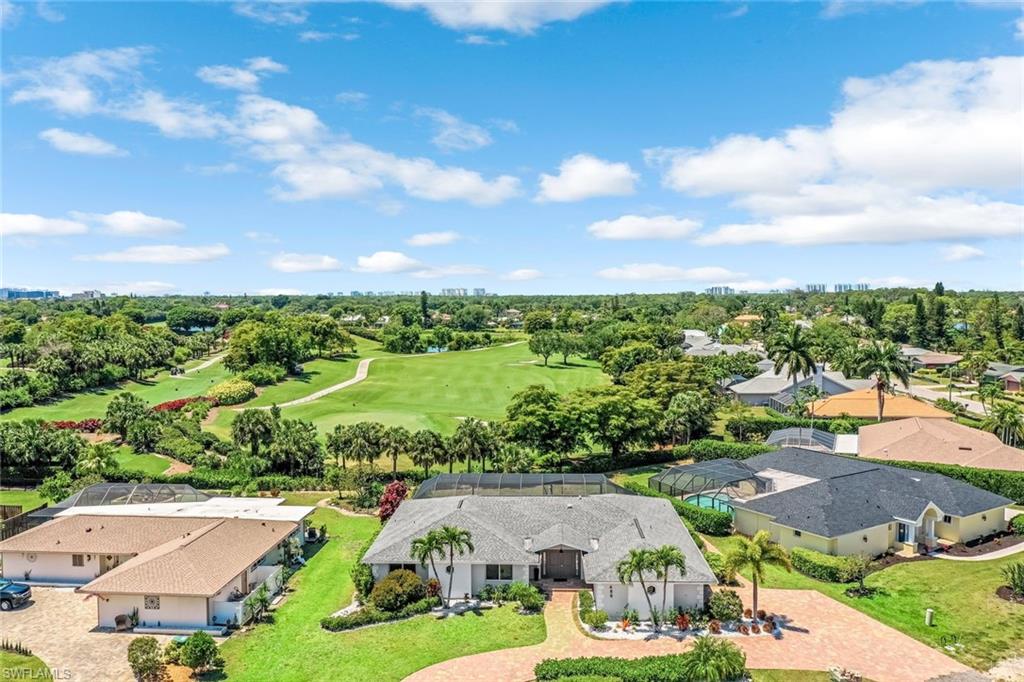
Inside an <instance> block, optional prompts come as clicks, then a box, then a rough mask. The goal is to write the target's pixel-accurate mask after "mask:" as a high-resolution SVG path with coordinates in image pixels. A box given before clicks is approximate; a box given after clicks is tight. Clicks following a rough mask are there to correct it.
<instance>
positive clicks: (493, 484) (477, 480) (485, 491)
mask: <svg viewBox="0 0 1024 682" xmlns="http://www.w3.org/2000/svg"><path fill="white" fill-rule="evenodd" d="M602 493H620V494H623V495H632V494H633V493H631V492H630V491H629V490H627V489H625V488H623V487H622V486H618V485H616V484H614V483H612V482H611V481H610V480H608V477H607V476H605V475H604V474H497V473H492V474H441V475H440V476H434V477H433V478H431V479H428V480H426V481H424V482H423V483H422V484H421V485H419V486H417V488H416V493H415V494H414V495H413V499H421V498H425V497H454V496H456V495H492V496H506V497H511V496H515V497H522V496H527V495H533V496H556V497H557V496H563V497H568V496H572V497H577V496H579V495H600V494H602Z"/></svg>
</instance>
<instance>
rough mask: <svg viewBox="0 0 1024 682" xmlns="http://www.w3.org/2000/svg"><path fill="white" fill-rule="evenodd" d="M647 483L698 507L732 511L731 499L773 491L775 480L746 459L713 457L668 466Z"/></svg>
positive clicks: (655, 488)
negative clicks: (755, 468) (757, 469)
mask: <svg viewBox="0 0 1024 682" xmlns="http://www.w3.org/2000/svg"><path fill="white" fill-rule="evenodd" d="M647 485H648V486H649V487H650V488H652V489H653V490H657V491H658V492H661V493H666V494H668V495H672V496H673V497H678V498H680V499H682V500H683V501H684V502H689V503H691V504H695V505H697V506H699V507H708V508H711V509H717V510H719V511H726V512H729V513H732V511H733V509H732V505H731V504H729V501H730V500H732V499H735V498H740V499H746V498H750V497H753V496H755V495H761V494H762V493H766V492H770V491H771V490H772V485H773V484H772V481H771V480H769V479H767V478H761V477H760V476H758V475H757V474H756V473H754V471H753V470H752V469H750V467H748V466H747V465H745V464H744V463H743V462H738V461H736V460H733V459H714V460H711V461H708V462H694V463H693V464H683V465H680V466H674V467H672V468H671V469H666V470H665V471H663V472H661V473H660V474H656V475H655V476H651V478H650V479H649V480H648V482H647Z"/></svg>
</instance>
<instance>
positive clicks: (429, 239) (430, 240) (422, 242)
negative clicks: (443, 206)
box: [405, 230, 462, 246]
mask: <svg viewBox="0 0 1024 682" xmlns="http://www.w3.org/2000/svg"><path fill="white" fill-rule="evenodd" d="M461 238H462V235H460V234H459V233H458V232H455V231H454V230H445V231H443V232H421V233H419V234H414V235H413V236H411V237H409V238H408V239H406V240H405V243H406V244H408V245H409V246H444V245H445V244H453V243H455V242H457V241H458V240H459V239H461Z"/></svg>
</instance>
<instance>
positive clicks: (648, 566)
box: [615, 549, 658, 625]
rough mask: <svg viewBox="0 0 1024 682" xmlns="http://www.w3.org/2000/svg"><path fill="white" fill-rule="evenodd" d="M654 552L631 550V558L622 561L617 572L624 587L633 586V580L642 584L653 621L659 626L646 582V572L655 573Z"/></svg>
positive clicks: (616, 568) (617, 566) (617, 567)
mask: <svg viewBox="0 0 1024 682" xmlns="http://www.w3.org/2000/svg"><path fill="white" fill-rule="evenodd" d="M653 554H654V552H653V551H651V550H649V549H631V550H629V556H627V557H626V558H624V559H623V560H622V561H620V562H619V563H618V564H617V565H616V567H615V570H616V572H617V573H618V574H619V582H620V583H622V584H623V585H632V584H633V578H634V577H635V578H636V579H637V582H639V583H640V589H641V591H643V593H644V599H646V600H647V611H648V613H650V614H651V621H653V622H654V624H655V625H657V624H658V618H657V616H655V614H654V607H653V606H652V605H651V595H649V594H647V583H646V582H644V571H648V572H652V573H653V572H654V571H655V568H654V556H653Z"/></svg>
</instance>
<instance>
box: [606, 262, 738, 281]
mask: <svg viewBox="0 0 1024 682" xmlns="http://www.w3.org/2000/svg"><path fill="white" fill-rule="evenodd" d="M597 276H598V277H601V278H602V279H614V280H629V281H654V282H671V281H684V280H686V281H699V282H710V281H713V280H721V279H736V278H741V277H744V276H745V275H744V273H742V272H732V271H731V270H727V269H726V268H722V267H718V266H706V267H700V268H681V267H678V266H675V265H662V264H660V263H630V264H628V265H623V266H621V267H617V268H605V269H604V270H600V271H598V273H597Z"/></svg>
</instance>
